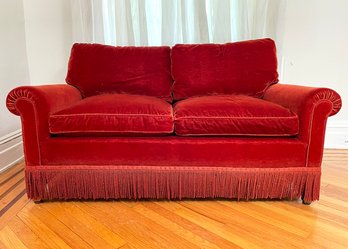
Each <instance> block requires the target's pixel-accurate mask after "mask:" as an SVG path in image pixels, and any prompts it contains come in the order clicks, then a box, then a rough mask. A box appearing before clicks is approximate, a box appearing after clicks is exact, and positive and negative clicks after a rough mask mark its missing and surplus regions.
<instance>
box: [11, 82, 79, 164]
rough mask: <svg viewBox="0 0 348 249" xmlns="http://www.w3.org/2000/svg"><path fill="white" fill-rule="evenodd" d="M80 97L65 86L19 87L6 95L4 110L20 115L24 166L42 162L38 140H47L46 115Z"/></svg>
mask: <svg viewBox="0 0 348 249" xmlns="http://www.w3.org/2000/svg"><path fill="white" fill-rule="evenodd" d="M81 98H82V97H81V94H80V91H79V90H78V89H76V88H75V87H73V86H70V85H67V84H59V85H43V86H21V87H18V88H15V89H13V90H12V91H11V92H10V93H9V94H8V95H7V99H6V105H7V108H8V109H9V111H11V112H12V113H14V114H15V115H20V116H21V121H22V133H23V141H24V150H25V156H26V162H27V165H39V164H40V162H41V157H40V141H41V140H43V139H46V138H48V137H49V130H48V117H49V115H50V114H51V113H53V112H56V111H59V110H61V109H64V108H66V107H68V106H69V105H71V104H73V103H75V102H77V101H79V100H81Z"/></svg>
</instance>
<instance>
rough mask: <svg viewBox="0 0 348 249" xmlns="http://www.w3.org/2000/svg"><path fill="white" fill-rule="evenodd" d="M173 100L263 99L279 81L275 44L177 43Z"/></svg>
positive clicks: (260, 40)
mask: <svg viewBox="0 0 348 249" xmlns="http://www.w3.org/2000/svg"><path fill="white" fill-rule="evenodd" d="M172 74H173V78H174V86H173V92H174V99H175V100H180V99H186V98H189V97H192V96H204V95H225V94H243V95H249V96H253V97H258V98H261V97H262V96H263V95H264V93H265V91H266V89H267V88H268V87H269V86H270V85H271V84H274V83H277V82H278V73H277V57H276V48H275V44H274V41H273V40H271V39H259V40H251V41H242V42H234V43H227V44H197V45H193V44H192V45H191V44H190V45H187V44H186V45H184V44H178V45H175V46H174V47H173V48H172Z"/></svg>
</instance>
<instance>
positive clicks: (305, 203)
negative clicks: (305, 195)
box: [302, 200, 312, 206]
mask: <svg viewBox="0 0 348 249" xmlns="http://www.w3.org/2000/svg"><path fill="white" fill-rule="evenodd" d="M302 204H303V205H307V206H309V205H311V204H312V202H311V201H305V200H302Z"/></svg>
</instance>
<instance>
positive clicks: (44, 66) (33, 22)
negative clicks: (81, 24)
mask: <svg viewBox="0 0 348 249" xmlns="http://www.w3.org/2000/svg"><path fill="white" fill-rule="evenodd" d="M23 3H24V18H25V32H26V38H27V40H26V43H27V51H28V61H29V70H30V79H31V83H32V84H33V85H41V84H52V83H64V82H65V76H66V70H67V64H68V59H69V54H70V49H71V46H72V21H71V8H70V0H30V1H29V0H23Z"/></svg>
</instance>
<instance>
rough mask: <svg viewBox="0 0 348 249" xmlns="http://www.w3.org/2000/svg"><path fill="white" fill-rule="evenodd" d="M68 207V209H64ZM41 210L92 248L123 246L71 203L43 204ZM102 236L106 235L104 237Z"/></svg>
mask: <svg viewBox="0 0 348 249" xmlns="http://www.w3.org/2000/svg"><path fill="white" fill-rule="evenodd" d="M66 206H69V208H67V209H66V208H65V207H66ZM42 208H44V209H46V210H47V211H48V212H50V213H51V214H52V215H53V216H54V217H55V218H56V219H58V220H59V221H60V222H62V223H63V224H64V225H65V226H67V227H68V228H70V229H71V230H72V231H74V232H75V233H76V234H77V235H79V236H80V237H81V238H83V239H84V240H85V241H86V242H87V243H88V244H90V245H91V246H92V247H94V248H118V247H120V246H122V245H124V244H125V242H124V241H123V240H121V239H120V238H119V237H118V236H117V235H116V234H115V233H113V232H112V231H110V230H109V229H108V228H107V227H105V226H103V225H102V224H101V223H99V222H98V221H96V220H94V222H93V221H92V219H93V218H91V217H88V216H87V215H85V216H82V215H81V214H80V213H79V210H78V209H77V208H76V207H75V206H74V205H73V203H72V202H68V203H60V202H48V203H43V204H42ZM103 235H106V237H104V236H103Z"/></svg>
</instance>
